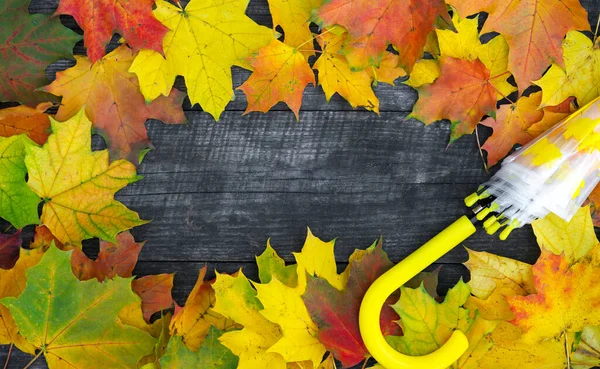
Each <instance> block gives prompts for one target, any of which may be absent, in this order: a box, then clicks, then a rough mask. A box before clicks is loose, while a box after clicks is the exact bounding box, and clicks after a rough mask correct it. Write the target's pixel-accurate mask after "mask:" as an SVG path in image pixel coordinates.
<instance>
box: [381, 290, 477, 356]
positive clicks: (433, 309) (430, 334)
mask: <svg viewBox="0 0 600 369" xmlns="http://www.w3.org/2000/svg"><path fill="white" fill-rule="evenodd" d="M468 296H469V287H468V286H467V285H466V284H465V283H464V282H462V281H460V282H458V284H457V285H456V286H454V287H453V288H452V289H450V290H449V291H448V294H447V295H446V297H445V299H444V302H442V303H438V302H436V301H435V300H434V299H433V297H431V296H430V295H429V294H428V293H427V291H426V290H425V288H423V287H422V286H420V287H419V288H417V289H412V288H406V287H401V289H400V300H398V302H397V303H396V304H394V305H392V307H393V308H394V310H395V311H396V313H398V315H399V316H400V322H401V326H402V331H403V333H404V335H403V336H400V337H398V336H391V337H387V339H388V342H390V343H391V344H393V346H394V347H395V348H397V349H399V350H400V351H401V352H402V353H405V354H409V355H425V354H428V353H430V352H433V351H435V350H437V349H438V348H439V347H440V345H441V344H443V343H444V342H446V341H447V340H448V339H449V338H450V335H451V334H452V332H453V331H454V330H456V329H459V330H461V331H463V332H466V331H467V328H468V326H469V316H468V315H469V312H468V310H466V309H464V308H463V307H462V306H463V305H464V304H465V302H466V301H467V298H468Z"/></svg>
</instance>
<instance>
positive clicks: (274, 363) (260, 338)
mask: <svg viewBox="0 0 600 369" xmlns="http://www.w3.org/2000/svg"><path fill="white" fill-rule="evenodd" d="M213 288H214V290H215V297H216V302H215V306H214V308H213V310H214V311H215V312H217V313H219V314H221V315H223V316H225V317H227V318H229V319H232V320H233V321H235V322H236V323H238V324H241V325H242V326H244V328H243V329H241V330H238V331H231V332H226V333H224V334H223V335H222V336H221V338H220V339H219V341H221V343H222V344H223V345H224V346H225V347H227V348H228V349H230V350H231V352H233V353H234V354H235V355H237V356H239V358H240V360H239V363H238V369H255V368H265V369H285V368H286V363H285V361H284V359H283V357H282V356H281V355H280V354H278V353H275V352H269V351H268V350H269V348H270V347H271V346H273V345H274V344H275V343H276V342H277V341H278V340H279V339H280V338H281V328H280V327H279V326H278V325H277V324H275V323H272V322H270V321H269V320H268V319H266V318H265V317H264V316H263V315H262V314H261V313H260V311H261V310H262V309H263V306H262V304H261V303H260V301H259V300H258V298H257V297H256V291H255V290H254V289H253V288H252V286H251V285H250V282H249V281H248V279H247V278H246V276H245V275H244V274H243V273H242V272H241V271H239V272H238V273H237V275H235V276H231V275H225V274H220V273H217V279H216V281H215V283H214V284H213Z"/></svg>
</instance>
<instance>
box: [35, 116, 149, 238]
mask: <svg viewBox="0 0 600 369" xmlns="http://www.w3.org/2000/svg"><path fill="white" fill-rule="evenodd" d="M91 127H92V123H91V122H90V121H89V119H87V118H86V116H85V113H84V111H83V110H82V111H81V112H79V113H78V114H77V115H76V116H74V117H73V118H71V119H70V120H68V121H66V122H64V123H59V122H57V121H55V120H53V119H52V134H51V135H50V137H49V138H48V142H47V143H46V144H45V145H44V146H43V147H42V148H37V147H29V148H28V149H27V156H26V158H25V164H26V166H27V170H28V175H29V180H28V182H27V184H28V185H29V187H30V188H31V189H32V190H33V191H34V192H35V193H36V194H37V195H38V196H39V197H40V198H42V199H43V201H44V206H43V208H42V216H41V221H42V223H43V224H44V225H46V226H47V227H48V229H50V231H51V232H52V234H53V235H54V236H55V237H56V238H57V239H58V240H59V241H60V242H61V243H64V244H66V243H71V244H73V245H78V244H80V243H81V241H82V240H85V239H88V238H93V237H100V238H102V239H105V240H107V241H111V242H116V235H117V234H118V233H120V232H122V231H124V230H127V229H129V228H132V227H134V226H137V225H141V224H144V223H146V221H143V220H141V219H140V218H139V216H138V215H137V213H135V212H134V211H131V210H129V209H127V208H126V207H125V206H124V205H123V204H121V203H120V202H118V201H116V200H114V199H113V196H114V193H115V192H116V191H118V190H119V189H121V188H123V187H125V186H126V185H128V184H129V183H133V182H135V181H136V180H138V179H139V177H137V176H136V174H135V166H134V165H133V164H131V163H129V162H127V161H124V160H117V161H115V162H113V163H112V164H109V160H108V151H106V150H102V151H95V152H92V150H91V147H90V146H91ZM67 158H68V160H67ZM56 163H58V164H56ZM82 168H83V169H82Z"/></svg>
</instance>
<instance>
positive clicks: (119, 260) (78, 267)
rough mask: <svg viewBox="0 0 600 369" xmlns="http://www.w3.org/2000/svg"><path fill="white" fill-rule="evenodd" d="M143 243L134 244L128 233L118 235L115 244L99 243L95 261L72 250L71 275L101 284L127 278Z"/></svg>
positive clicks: (79, 251) (76, 249)
mask: <svg viewBox="0 0 600 369" xmlns="http://www.w3.org/2000/svg"><path fill="white" fill-rule="evenodd" d="M144 244H145V242H135V239H134V238H133V236H132V235H131V233H129V232H122V233H119V234H118V235H117V237H116V242H115V243H112V242H108V241H102V240H101V241H100V252H98V257H97V258H96V260H93V261H92V260H90V259H89V258H88V257H87V256H86V255H85V254H84V253H83V251H81V249H79V248H75V249H74V250H73V254H72V255H71V264H72V266H73V274H75V276H76V277H77V278H78V279H79V280H81V281H86V280H88V279H92V278H96V279H97V280H98V281H100V282H102V281H104V280H105V279H107V278H108V279H112V278H114V277H116V276H119V277H122V278H129V277H131V276H132V273H133V269H134V268H135V265H136V264H137V261H138V256H139V253H140V251H141V250H142V247H143V246H144Z"/></svg>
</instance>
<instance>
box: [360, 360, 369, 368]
mask: <svg viewBox="0 0 600 369" xmlns="http://www.w3.org/2000/svg"><path fill="white" fill-rule="evenodd" d="M368 361H369V358H366V359H365V362H364V363H363V365H362V368H361V369H365V368H366V367H367V362H368Z"/></svg>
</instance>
